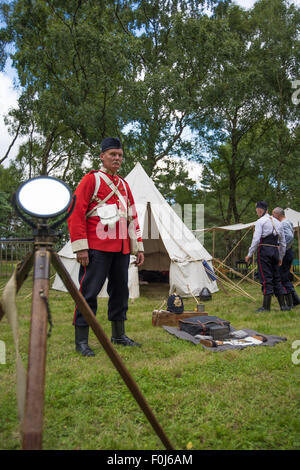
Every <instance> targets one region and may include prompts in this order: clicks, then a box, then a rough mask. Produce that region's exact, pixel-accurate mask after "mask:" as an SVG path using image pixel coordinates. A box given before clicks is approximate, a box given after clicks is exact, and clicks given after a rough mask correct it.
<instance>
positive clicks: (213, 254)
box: [212, 229, 216, 258]
mask: <svg viewBox="0 0 300 470" xmlns="http://www.w3.org/2000/svg"><path fill="white" fill-rule="evenodd" d="M215 233H216V231H215V229H213V249H212V256H213V258H214V257H215Z"/></svg>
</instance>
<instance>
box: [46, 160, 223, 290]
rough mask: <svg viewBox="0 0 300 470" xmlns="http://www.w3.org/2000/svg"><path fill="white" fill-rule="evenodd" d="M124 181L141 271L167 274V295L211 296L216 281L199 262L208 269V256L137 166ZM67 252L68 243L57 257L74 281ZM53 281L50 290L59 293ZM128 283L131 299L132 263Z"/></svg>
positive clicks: (135, 280) (134, 275)
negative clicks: (137, 232) (138, 235)
mask: <svg viewBox="0 0 300 470" xmlns="http://www.w3.org/2000/svg"><path fill="white" fill-rule="evenodd" d="M126 181H127V182H128V183H129V186H130V188H131V190H132V194H133V197H134V200H135V204H136V209H137V213H138V219H139V224H140V228H141V232H142V236H143V241H144V248H145V262H144V264H143V266H142V267H141V269H143V270H149V271H169V282H170V292H173V291H174V290H176V292H177V294H179V295H181V296H183V297H190V296H191V293H192V294H193V295H195V296H197V295H199V294H200V292H201V290H202V289H203V287H207V288H208V289H209V290H210V292H211V293H213V292H216V291H218V287H217V284H216V282H215V281H212V280H211V279H210V277H209V276H208V275H207V272H206V270H205V268H204V266H203V261H206V262H207V263H208V264H209V266H210V267H212V264H211V260H212V257H211V255H210V254H209V253H208V252H207V251H206V249H205V248H204V247H203V246H202V244H201V243H200V242H199V241H198V240H197V239H196V238H195V236H194V235H193V234H192V232H191V230H189V229H188V227H187V226H186V225H185V224H184V223H183V221H182V220H181V218H180V217H179V216H178V215H177V214H176V213H175V211H174V210H173V209H172V208H171V206H170V205H169V204H168V203H167V202H166V200H165V199H164V197H163V196H162V195H161V193H160V192H159V191H158V189H157V188H156V187H155V185H154V183H153V181H152V180H151V178H150V177H149V176H148V175H147V173H146V172H145V170H144V169H143V167H142V166H141V164H140V163H137V164H136V166H135V167H134V169H133V170H132V171H131V172H130V173H129V175H128V176H127V177H126ZM67 247H69V248H68V256H67V257H66V252H67ZM70 250H71V246H70V244H69V245H66V246H65V247H64V248H63V249H62V250H61V251H60V252H59V255H60V256H61V257H62V261H63V262H64V264H65V265H66V262H67V263H68V267H67V266H66V267H67V270H68V271H69V272H70V273H72V274H71V275H72V278H73V279H74V277H73V275H77V273H78V266H77V268H76V267H75V266H74V263H75V264H77V265H78V263H77V262H76V260H75V257H74V255H73V253H70ZM71 251H72V250H71ZM71 254H72V257H71V256H70V255H71ZM63 256H64V257H65V259H64V258H63ZM66 258H67V259H68V261H67V260H66ZM134 268H135V269H134ZM76 269H77V273H76ZM129 274H130V270H129ZM56 281H57V279H55V282H54V284H53V286H52V287H53V288H54V289H57V290H61V289H58V287H59V286H58V283H57V282H56ZM130 282H131V288H130V289H129V290H131V292H132V293H131V297H132V298H134V296H133V292H134V293H135V294H134V295H135V296H138V294H137V292H138V290H139V287H138V278H137V268H136V267H135V266H134V264H131V274H130ZM129 287H130V286H129ZM102 295H103V293H102Z"/></svg>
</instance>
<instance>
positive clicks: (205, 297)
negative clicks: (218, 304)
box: [199, 287, 211, 301]
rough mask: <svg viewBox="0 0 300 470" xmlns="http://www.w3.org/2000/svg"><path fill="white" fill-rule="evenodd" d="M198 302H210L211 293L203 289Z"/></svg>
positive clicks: (205, 288)
mask: <svg viewBox="0 0 300 470" xmlns="http://www.w3.org/2000/svg"><path fill="white" fill-rule="evenodd" d="M199 298H200V300H202V301H203V300H204V301H205V300H211V292H210V290H209V289H208V288H207V287H203V289H202V291H201V292H200V295H199Z"/></svg>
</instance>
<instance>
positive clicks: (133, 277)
mask: <svg viewBox="0 0 300 470" xmlns="http://www.w3.org/2000/svg"><path fill="white" fill-rule="evenodd" d="M58 255H59V256H60V259H61V261H62V262H63V264H64V266H65V268H66V270H67V271H68V273H69V274H70V276H71V278H72V280H73V282H74V283H75V285H76V287H77V288H78V289H79V282H78V273H79V267H80V265H79V263H77V261H76V255H75V254H74V253H73V250H72V246H71V241H68V242H67V243H66V245H65V246H64V247H63V248H62V249H61V250H60V251H59V252H58ZM135 260H136V258H135V256H130V266H129V271H128V287H129V297H130V298H131V299H136V298H137V297H139V295H140V293H139V282H138V281H139V276H138V268H137V267H136V265H135V264H134V262H135ZM52 289H54V290H58V291H63V292H67V289H66V288H65V285H64V283H63V281H62V280H61V278H60V277H59V275H58V274H56V275H55V279H54V282H53V285H52ZM99 297H108V294H107V280H106V282H105V284H104V286H103V288H102V290H101V292H100V293H99Z"/></svg>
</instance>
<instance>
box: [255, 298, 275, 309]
mask: <svg viewBox="0 0 300 470" xmlns="http://www.w3.org/2000/svg"><path fill="white" fill-rule="evenodd" d="M271 299H272V294H267V295H264V300H263V304H262V307H260V308H258V309H257V310H256V312H265V311H267V312H269V311H270V310H271Z"/></svg>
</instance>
